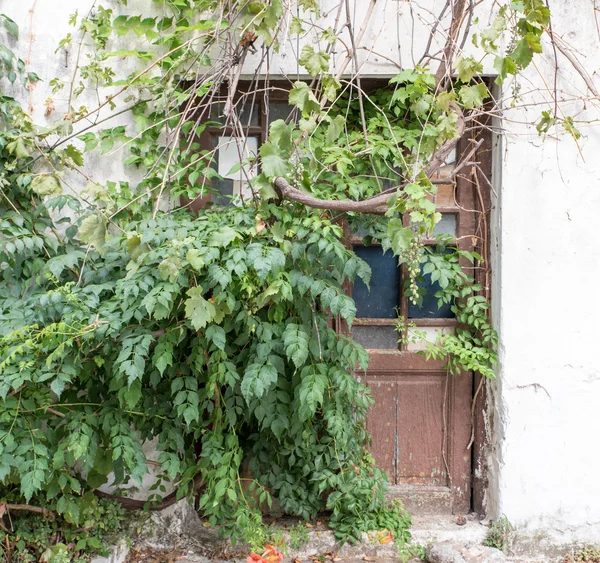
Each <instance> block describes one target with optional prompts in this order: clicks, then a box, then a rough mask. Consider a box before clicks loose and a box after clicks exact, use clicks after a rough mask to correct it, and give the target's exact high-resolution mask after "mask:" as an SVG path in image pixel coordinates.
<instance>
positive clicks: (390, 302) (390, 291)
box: [352, 246, 400, 319]
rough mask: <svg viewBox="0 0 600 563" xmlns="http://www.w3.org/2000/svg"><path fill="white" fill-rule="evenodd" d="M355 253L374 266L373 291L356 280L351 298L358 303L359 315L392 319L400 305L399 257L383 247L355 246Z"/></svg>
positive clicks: (357, 313)
mask: <svg viewBox="0 0 600 563" xmlns="http://www.w3.org/2000/svg"><path fill="white" fill-rule="evenodd" d="M354 252H356V254H357V255H358V256H359V257H360V258H362V259H363V260H364V261H365V262H367V263H368V264H369V266H371V283H370V286H371V291H369V289H368V288H367V286H366V285H365V284H364V283H363V282H362V281H361V280H360V279H357V280H356V281H355V282H354V288H353V290H352V297H353V298H354V301H355V302H356V316H357V317H367V318H377V319H393V318H395V317H396V316H397V313H396V307H399V300H398V297H399V290H400V268H399V267H398V260H397V258H396V257H395V256H394V255H393V253H392V252H391V251H390V250H388V251H387V252H386V253H385V254H384V253H383V251H382V250H381V247H380V246H355V247H354Z"/></svg>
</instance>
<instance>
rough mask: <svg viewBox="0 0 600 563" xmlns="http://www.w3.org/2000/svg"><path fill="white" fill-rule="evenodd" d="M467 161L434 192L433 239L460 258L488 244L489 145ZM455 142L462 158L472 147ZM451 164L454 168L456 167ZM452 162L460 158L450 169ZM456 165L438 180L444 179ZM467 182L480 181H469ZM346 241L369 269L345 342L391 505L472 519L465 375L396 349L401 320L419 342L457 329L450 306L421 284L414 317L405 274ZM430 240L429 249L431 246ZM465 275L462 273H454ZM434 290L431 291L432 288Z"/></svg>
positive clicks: (374, 250) (468, 378) (386, 257)
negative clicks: (364, 394) (362, 385)
mask: <svg viewBox="0 0 600 563" xmlns="http://www.w3.org/2000/svg"><path fill="white" fill-rule="evenodd" d="M484 140H485V141H486V142H485V143H484V144H483V146H482V147H481V148H480V149H479V150H478V152H477V154H476V155H475V156H474V157H471V158H472V160H474V161H477V162H478V168H477V169H475V168H472V167H470V166H469V167H464V168H463V170H464V172H463V173H461V174H460V175H458V176H457V177H456V178H455V181H449V182H448V183H443V184H439V185H438V186H437V187H438V193H437V197H436V206H437V209H438V211H440V212H441V213H442V220H441V221H440V223H439V224H438V225H437V226H436V231H435V233H434V234H435V235H437V234H442V233H443V234H448V235H451V236H452V237H454V238H455V243H456V246H457V247H458V248H460V249H462V250H479V251H480V252H481V246H482V245H485V244H486V242H485V241H486V236H484V234H483V233H484V231H485V230H487V229H486V225H487V221H486V220H485V215H486V213H487V211H488V210H487V209H486V210H484V212H483V213H482V212H481V209H482V207H481V205H484V199H485V200H487V198H483V197H480V196H481V195H482V194H481V190H482V189H483V188H482V186H481V183H482V182H481V181H479V179H480V178H481V180H482V181H485V180H486V179H487V173H486V174H485V178H484V177H481V174H483V173H484V172H483V171H484V169H485V168H486V167H487V163H488V162H489V157H488V155H489V139H484ZM472 142H473V141H468V140H461V142H460V144H459V147H458V150H457V153H458V154H459V155H460V154H461V152H464V151H465V150H466V151H468V150H469V149H471V147H472V146H473V145H472V144H471V143H472ZM455 160H456V159H455ZM458 160H459V161H460V158H459V159H458ZM453 166H455V163H450V164H448V165H447V166H446V167H445V170H443V171H442V172H441V174H440V176H439V177H438V178H437V180H438V181H439V180H441V179H443V178H444V177H447V176H448V174H449V172H450V171H451V169H452V167H453ZM473 174H478V175H479V176H478V178H477V179H475V176H474V175H473ZM348 241H349V243H350V244H351V245H352V246H353V248H354V250H355V251H356V252H357V254H358V255H359V256H361V257H362V258H363V259H364V260H366V261H367V262H368V263H369V264H370V265H371V269H372V278H371V284H370V291H369V290H367V288H366V287H365V286H364V284H361V283H357V284H355V286H354V287H353V288H352V290H351V291H352V294H353V297H354V299H355V301H356V304H357V318H356V320H355V323H354V325H353V328H352V336H353V337H354V338H355V339H356V340H358V341H359V342H360V343H361V344H362V345H363V346H364V347H365V348H366V349H367V350H368V351H369V354H370V357H371V361H370V364H369V369H368V371H367V372H366V374H357V377H361V378H366V381H365V382H366V383H367V384H368V385H369V387H370V388H371V392H372V395H373V397H374V399H375V406H374V407H373V408H372V410H371V413H370V415H369V418H368V427H369V430H370V432H371V435H372V439H373V443H372V448H371V451H372V454H373V456H374V458H375V460H376V462H377V464H378V465H379V467H380V468H382V469H384V470H385V471H386V472H387V474H388V475H389V478H390V482H391V484H392V487H391V490H390V495H391V496H393V497H399V498H401V499H402V500H403V501H404V504H405V506H406V507H407V508H408V509H409V510H411V511H412V512H413V513H417V514H418V513H435V512H437V513H440V512H441V513H443V512H448V513H455V514H456V513H464V512H468V511H469V510H470V509H471V506H472V504H471V502H472V501H471V495H472V493H471V487H472V478H471V475H472V449H473V448H472V447H471V446H472V443H471V442H472V420H471V403H472V400H473V374H472V373H463V374H462V375H459V376H452V375H448V374H447V372H446V370H444V362H442V361H434V360H429V361H427V360H426V359H425V357H424V355H422V354H420V353H419V348H420V347H423V344H421V345H419V344H415V343H414V342H412V343H411V342H403V343H398V332H397V331H396V330H395V325H396V324H397V322H398V316H399V315H400V316H401V317H402V318H403V319H404V323H405V325H409V324H410V325H411V326H413V327H414V328H413V329H409V334H410V331H411V330H418V331H420V332H421V333H427V339H435V335H436V334H437V332H438V331H440V330H441V331H453V330H455V327H456V320H455V319H454V318H453V317H454V315H453V313H452V312H451V310H450V307H449V306H442V307H441V308H439V307H438V306H437V301H436V300H435V299H434V298H433V294H434V293H435V291H436V286H435V284H431V282H430V280H429V282H428V281H427V277H425V284H426V285H427V286H428V287H427V288H426V289H428V290H429V291H428V295H429V296H430V297H425V298H424V301H423V304H422V306H421V307H416V306H414V305H412V304H410V303H409V302H408V300H407V299H406V297H404V291H403V284H404V281H405V279H406V272H405V271H404V270H403V269H402V268H399V267H398V266H397V262H396V259H395V257H394V256H393V255H392V253H391V252H388V253H385V254H384V253H383V251H382V249H381V248H380V247H377V246H374V245H371V246H364V245H363V238H362V237H360V236H355V235H352V234H349V235H348ZM433 242H434V241H433V240H431V241H428V243H430V244H433ZM462 265H463V268H466V267H467V266H468V263H466V264H462ZM437 289H439V287H438V288H437Z"/></svg>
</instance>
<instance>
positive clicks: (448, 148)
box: [273, 102, 479, 214]
mask: <svg viewBox="0 0 600 563" xmlns="http://www.w3.org/2000/svg"><path fill="white" fill-rule="evenodd" d="M451 107H452V109H453V110H454V111H455V112H456V113H457V115H458V120H457V123H456V129H457V132H456V137H454V138H453V139H450V140H448V141H446V142H445V143H442V145H441V146H440V148H439V149H438V150H437V151H436V152H435V153H434V155H433V156H432V157H431V160H430V161H429V164H427V166H425V168H424V172H425V174H426V175H427V176H429V177H431V176H433V174H435V172H437V171H438V170H439V169H440V168H441V167H442V166H443V165H444V162H445V160H446V158H447V157H448V155H449V154H450V153H451V152H452V150H453V149H454V148H455V147H456V145H457V143H458V141H459V139H460V137H461V136H462V135H463V133H464V131H465V118H464V115H463V112H462V110H461V109H460V108H459V107H458V105H457V104H456V103H454V102H452V104H451ZM478 147H479V145H477V146H476V147H475V148H474V149H472V150H471V151H470V152H469V154H468V155H467V156H466V157H465V159H464V160H468V159H469V158H471V156H472V154H473V153H474V152H475V150H477V148H478ZM460 168H462V165H460V166H459V167H457V168H456V171H458V170H459V169H460ZM454 174H455V172H453V173H452V176H453V175H454ZM445 181H446V182H448V179H445ZM407 184H408V182H406V183H404V184H400V185H399V186H395V187H394V188H390V189H389V190H386V191H384V192H381V193H380V194H377V195H375V196H373V197H370V198H368V199H363V200H361V201H352V200H339V199H319V198H318V197H315V196H312V195H310V194H307V193H306V192H303V191H302V190H299V189H298V188H294V187H293V186H292V185H291V184H290V183H289V182H288V181H287V180H286V179H285V178H283V177H281V176H280V177H279V178H275V180H274V181H273V185H274V186H275V191H276V192H277V193H278V195H279V196H280V197H281V198H282V199H287V200H291V201H297V202H298V203H302V204H303V205H306V206H307V207H313V208H315V209H329V210H332V211H341V212H348V211H353V212H358V213H375V214H382V213H385V212H386V211H387V201H388V199H390V197H392V194H393V193H394V192H397V191H398V190H401V189H402V188H404V187H405V186H406V185H407Z"/></svg>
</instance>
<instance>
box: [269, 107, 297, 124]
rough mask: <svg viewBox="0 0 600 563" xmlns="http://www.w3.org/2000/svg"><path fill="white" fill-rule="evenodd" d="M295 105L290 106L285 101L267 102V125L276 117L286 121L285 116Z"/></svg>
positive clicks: (287, 115) (289, 113) (288, 114)
mask: <svg viewBox="0 0 600 563" xmlns="http://www.w3.org/2000/svg"><path fill="white" fill-rule="evenodd" d="M295 107H296V106H290V105H289V104H287V103H285V102H271V103H270V104H269V125H271V123H273V121H277V120H278V119H283V120H284V121H287V118H288V117H289V116H290V115H291V113H292V111H294V109H295ZM296 113H297V112H296Z"/></svg>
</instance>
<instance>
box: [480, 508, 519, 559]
mask: <svg viewBox="0 0 600 563" xmlns="http://www.w3.org/2000/svg"><path fill="white" fill-rule="evenodd" d="M512 531H514V527H513V525H512V524H511V523H510V521H509V520H508V518H507V517H506V516H502V517H501V518H499V519H498V520H496V521H495V522H493V523H492V525H491V527H490V529H489V531H488V533H487V535H486V537H485V540H483V545H485V546H487V547H495V548H496V549H499V550H500V551H506V550H507V549H508V547H509V545H510V534H511V532H512Z"/></svg>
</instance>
